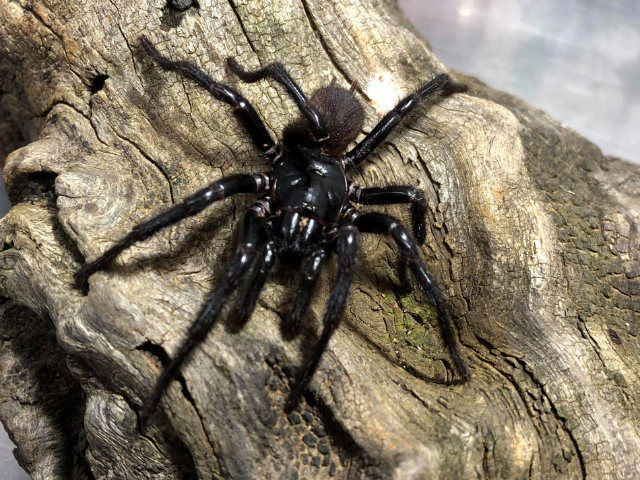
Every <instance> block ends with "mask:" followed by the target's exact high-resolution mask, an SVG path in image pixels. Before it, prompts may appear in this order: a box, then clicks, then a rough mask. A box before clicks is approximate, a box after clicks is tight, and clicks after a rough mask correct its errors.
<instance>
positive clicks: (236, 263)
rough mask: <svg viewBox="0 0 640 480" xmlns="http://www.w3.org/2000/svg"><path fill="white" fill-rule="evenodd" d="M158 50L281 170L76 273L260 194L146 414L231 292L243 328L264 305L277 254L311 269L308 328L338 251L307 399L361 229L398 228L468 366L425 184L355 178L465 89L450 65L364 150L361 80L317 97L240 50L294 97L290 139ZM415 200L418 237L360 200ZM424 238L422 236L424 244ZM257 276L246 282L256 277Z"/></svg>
mask: <svg viewBox="0 0 640 480" xmlns="http://www.w3.org/2000/svg"><path fill="white" fill-rule="evenodd" d="M141 43H142V46H143V47H144V49H145V50H146V51H147V53H148V54H149V55H150V56H151V57H153V58H154V59H155V60H156V62H158V64H159V65H160V66H161V67H162V68H164V69H166V70H174V71H177V72H179V73H180V74H182V75H184V76H185V77H187V78H190V79H191V80H193V81H195V82H196V83H198V84H199V85H200V86H202V87H203V88H205V89H206V90H207V91H209V92H210V93H211V94H212V95H213V97H215V98H216V99H218V100H220V101H222V102H225V103H227V104H229V105H231V106H232V107H233V112H234V113H235V114H236V115H237V116H238V117H239V119H240V120H241V122H242V123H243V125H244V127H245V128H246V130H247V132H248V133H249V134H250V135H251V137H252V138H253V140H254V143H255V145H256V146H257V147H258V149H259V150H260V151H261V152H262V154H263V156H264V157H265V158H266V160H267V161H268V162H269V163H270V164H271V168H270V169H269V171H267V172H264V173H254V174H238V175H232V176H230V177H226V178H222V179H220V180H217V181H215V182H213V183H212V184H210V185H209V186H207V187H206V188H204V189H202V190H200V191H198V192H196V193H194V194H193V195H191V196H189V197H187V198H186V199H185V200H184V202H182V203H181V204H179V205H176V206H174V207H172V208H170V209H169V210H167V211H165V212H163V213H161V214H159V215H157V216H155V217H153V218H151V219H149V220H147V221H145V222H143V223H141V224H139V225H137V226H136V227H134V228H133V230H132V231H131V233H129V234H128V235H127V236H126V237H124V238H123V239H122V240H121V241H120V242H119V243H117V244H116V245H115V246H113V247H112V248H111V249H109V250H107V251H106V252H105V253H104V254H103V255H102V256H101V257H99V258H97V259H96V260H94V261H93V262H91V263H89V264H87V265H85V266H84V267H83V268H82V269H81V270H80V271H78V272H77V273H76V276H75V279H76V283H77V284H78V285H80V286H83V287H86V284H87V280H88V278H89V276H90V275H91V274H93V273H94V272H96V271H98V270H102V269H105V268H108V266H109V264H110V263H111V261H112V260H113V259H114V258H115V257H116V256H117V255H118V254H119V253H120V252H122V251H123V250H125V249H126V248H129V247H130V246H131V245H133V244H134V243H135V242H138V241H140V240H144V239H145V238H148V237H150V236H151V235H153V234H154V233H156V232H157V231H159V230H160V229H162V228H164V227H167V226H169V225H172V224H174V223H177V222H179V221H180V220H182V219H184V218H186V217H188V216H192V215H195V214H197V213H199V212H201V211H202V210H203V209H204V208H206V207H207V206H209V205H211V204H212V203H214V202H216V201H218V200H222V199H224V198H226V197H228V196H230V195H234V194H237V193H257V194H259V195H260V197H259V199H258V200H257V201H256V202H255V203H254V204H253V205H252V206H251V207H249V208H248V209H247V211H246V212H245V213H244V215H243V217H242V219H241V220H240V222H239V225H238V227H237V245H236V251H235V255H234V258H233V259H232V260H231V262H230V264H229V266H228V267H227V269H226V270H225V272H224V273H223V275H222V277H221V278H220V280H219V282H218V284H217V286H216V287H215V288H214V289H213V290H212V291H211V293H210V294H209V296H208V297H207V300H206V302H205V304H204V306H203V307H202V308H201V310H200V312H199V314H198V316H197V318H196V320H195V321H194V323H193V325H192V327H191V328H190V330H189V332H188V334H187V338H186V340H185V341H184V343H183V344H182V346H181V347H180V349H179V350H178V352H177V353H176V355H175V356H174V358H173V359H172V360H171V361H170V362H169V364H168V365H167V366H166V367H165V369H164V371H163V372H162V374H161V376H160V378H159V379H158V381H157V383H156V387H155V389H154V392H153V394H152V395H151V397H150V398H149V399H148V401H147V403H146V405H145V408H144V410H143V412H142V415H141V419H142V420H143V422H144V420H145V419H147V418H148V415H149V414H150V413H151V412H152V411H153V409H154V408H155V406H156V404H157V403H158V401H159V399H160V397H161V395H162V392H163V391H164V389H165V387H166V385H167V383H168V382H169V380H170V379H171V378H172V376H173V375H174V374H175V373H176V371H177V370H178V368H179V367H180V365H181V364H182V362H183V361H184V360H185V358H186V357H187V355H188V354H189V352H190V351H191V350H192V349H193V348H194V347H195V346H196V345H197V344H198V343H199V342H200V341H202V340H203V339H204V338H205V336H206V334H207V333H208V332H209V331H210V330H211V327H212V326H213V324H214V322H215V321H216V320H217V318H218V317H219V315H220V312H221V310H222V307H223V306H224V304H225V303H226V302H227V300H228V299H229V297H230V296H231V294H232V293H233V292H234V291H235V290H236V289H237V288H239V287H240V286H241V285H243V286H244V288H243V289H242V291H241V293H240V296H239V299H238V302H237V304H236V306H235V307H234V308H233V310H232V311H231V313H230V325H231V327H232V328H233V329H241V328H242V327H243V326H244V324H245V323H246V322H247V320H248V319H249V317H250V315H251V313H252V312H253V310H254V308H255V305H256V302H257V299H258V296H259V294H260V291H261V289H262V287H263V285H264V283H265V281H266V279H267V276H268V275H269V273H270V271H271V270H272V269H273V268H274V266H275V264H276V262H277V260H280V261H281V262H284V263H286V264H288V265H290V266H292V267H294V268H296V269H301V270H302V280H301V283H300V285H299V288H298V291H297V293H296V295H295V297H294V301H293V307H292V310H291V314H290V316H289V319H288V321H287V322H285V325H284V326H283V331H284V334H285V336H286V337H292V336H294V335H296V334H298V333H299V331H300V329H301V322H302V319H303V316H304V314H305V312H306V311H307V308H308V306H309V302H310V300H311V295H312V292H313V289H314V287H315V284H316V283H317V280H318V277H319V275H320V272H321V271H322V268H323V267H324V265H325V263H326V261H327V260H328V258H329V256H330V255H331V254H332V253H333V252H336V253H337V256H338V276H337V279H336V283H335V285H334V287H333V289H332V291H331V295H330V298H329V302H328V305H327V309H326V312H325V314H324V318H323V321H322V325H323V330H322V334H321V336H320V339H319V340H318V342H317V343H316V346H315V347H314V350H313V352H312V354H311V356H310V361H309V363H308V364H307V365H306V366H305V367H303V369H302V371H301V375H300V376H299V378H298V380H297V384H296V387H295V388H294V389H293V390H292V392H291V394H290V396H289V398H288V400H287V408H292V407H293V406H295V405H296V404H297V402H298V400H299V398H300V395H301V394H302V392H303V391H304V390H305V388H306V386H307V385H308V383H309V381H310V380H311V377H312V376H313V374H314V372H315V370H316V368H317V367H318V363H319V362H320V358H321V357H322V353H323V352H324V350H325V349H326V347H327V345H328V343H329V339H330V338H331V335H332V334H333V332H334V331H335V330H336V328H337V327H338V325H339V323H340V320H341V318H342V314H343V310H344V307H345V303H346V301H347V298H348V294H349V287H350V285H351V280H352V277H353V272H354V268H355V266H356V261H357V252H358V237H359V234H360V233H361V232H365V233H376V234H386V235H390V236H391V237H392V238H393V240H394V241H395V243H396V245H397V247H398V249H399V251H400V254H401V256H402V261H403V262H404V263H405V264H406V265H407V267H408V268H409V269H410V270H411V272H412V273H413V276H414V278H415V279H416V281H417V283H418V285H419V286H420V288H421V290H422V291H423V292H424V293H425V295H426V296H427V298H428V299H429V301H430V302H431V304H433V305H434V306H435V307H436V309H437V311H438V314H439V319H440V325H441V327H442V331H443V337H444V340H445V343H446V345H447V347H448V349H449V351H450V353H451V357H452V359H453V363H454V365H455V368H456V370H457V372H458V374H459V375H460V376H461V377H462V378H463V379H466V378H467V377H468V376H469V371H468V369H467V367H466V365H465V364H464V362H463V360H462V358H461V357H460V354H459V352H458V349H457V346H456V341H455V337H454V333H453V328H452V326H451V322H450V320H449V316H448V313H447V308H446V299H445V295H444V294H443V293H442V291H441V290H440V288H439V287H438V285H437V284H436V281H435V279H434V277H433V276H432V275H431V274H430V273H429V272H428V271H427V268H426V266H425V264H424V262H423V261H422V259H421V258H420V255H419V250H418V246H417V244H418V243H423V242H424V240H425V236H426V229H425V216H426V202H425V199H424V196H423V194H422V192H421V191H420V190H417V189H415V188H414V187H410V186H390V187H374V188H360V187H358V186H357V185H354V184H353V183H351V182H349V181H348V180H347V176H346V172H347V171H348V170H349V169H351V168H353V167H354V166H356V165H358V164H360V163H361V162H362V161H363V160H364V159H365V158H366V157H367V156H368V155H369V154H370V153H371V152H372V151H373V149H375V148H376V146H378V145H379V144H380V143H381V142H382V141H383V140H384V139H385V138H386V137H387V136H388V135H389V133H390V132H391V131H392V130H393V129H394V128H395V127H396V126H397V125H398V124H399V123H400V121H401V120H402V118H403V117H405V116H406V115H407V114H408V113H409V112H410V111H412V110H413V109H414V108H415V107H416V106H417V105H418V104H420V102H422V101H423V100H424V99H425V98H427V97H428V96H430V95H432V94H434V93H436V92H438V91H440V92H442V93H443V94H452V93H456V92H462V91H464V90H465V86H464V85H461V84H458V83H454V82H452V81H451V79H450V78H449V76H448V75H446V74H441V75H438V76H437V77H436V78H434V79H433V80H431V81H430V82H428V83H426V84H425V85H423V86H422V87H420V88H419V89H418V90H417V91H416V92H414V93H412V94H410V95H408V96H406V97H405V98H404V99H402V100H401V101H400V102H399V103H398V105H396V107H395V108H394V109H393V110H391V111H390V112H389V113H388V114H386V115H385V116H384V118H383V119H382V120H381V121H380V122H379V123H378V124H377V125H376V126H375V127H374V129H373V130H372V131H371V132H370V133H369V134H368V135H367V136H366V137H365V138H364V139H363V140H362V141H361V142H360V143H358V144H357V145H356V146H355V147H354V148H353V149H351V150H350V151H348V152H346V153H345V150H346V148H347V145H348V144H349V143H351V142H352V141H353V140H354V139H355V137H356V135H357V134H358V133H359V131H360V129H361V127H362V124H363V120H364V111H363V109H362V106H361V105H360V103H359V102H358V100H357V98H356V97H355V95H354V94H353V92H352V91H351V90H347V89H344V88H341V87H338V86H337V85H335V84H334V83H332V84H331V85H328V86H326V87H323V88H321V89H319V90H317V91H316V92H315V93H314V94H313V95H312V96H311V98H310V99H309V100H307V98H306V96H305V95H304V93H303V92H302V90H301V89H300V87H299V86H298V85H297V84H296V83H295V82H294V81H293V79H292V78H291V77H290V76H289V74H288V73H287V71H286V70H285V68H284V67H283V66H282V65H281V64H279V63H274V64H271V65H268V66H267V67H265V68H263V69H261V70H257V71H254V72H247V71H245V70H243V69H242V68H241V67H240V65H239V64H238V63H237V62H236V61H235V60H234V59H228V60H227V64H228V66H229V68H230V69H231V70H232V71H233V72H234V73H235V74H236V75H238V76H239V77H240V79H241V80H243V81H245V82H256V81H258V80H261V79H264V78H272V79H273V80H275V81H276V82H277V83H278V84H280V85H281V86H282V87H283V88H284V89H285V91H286V92H287V93H288V94H289V95H290V96H291V98H292V99H293V100H294V101H295V103H296V104H297V106H298V107H299V109H300V118H299V119H298V120H296V121H294V122H292V123H291V124H289V125H288V126H287V127H286V128H285V129H284V131H283V142H282V143H283V147H280V146H278V144H277V143H276V142H274V141H273V139H272V138H271V136H270V135H269V133H268V132H267V129H266V128H265V126H264V123H263V122H262V120H261V119H260V117H259V116H258V114H257V113H256V111H255V109H254V108H253V107H252V106H251V104H250V103H249V102H248V101H247V100H246V99H244V98H243V97H242V96H241V95H240V94H239V93H238V92H236V91H235V90H234V89H232V88H231V87H229V86H227V85H223V84H221V83H218V82H215V81H214V80H212V79H211V78H210V77H209V76H208V75H207V74H205V73H204V72H203V71H202V70H200V69H199V68H197V67H196V66H194V65H193V64H191V63H189V62H184V61H172V60H169V59H168V58H166V57H164V56H163V55H162V54H160V52H159V51H158V50H157V49H156V47H155V46H154V45H153V44H152V43H151V42H150V41H149V40H148V39H147V38H145V37H142V38H141ZM357 203H360V204H366V205H387V204H394V203H409V204H411V220H412V226H413V233H414V236H415V240H414V238H413V237H412V235H411V234H410V233H409V232H408V231H407V229H406V228H405V227H404V226H403V225H402V223H401V222H400V221H399V220H397V219H395V218H393V217H390V216H388V215H383V214H381V213H360V212H359V211H358V210H357V209H356V208H355V207H354V206H353V204H357ZM416 240H417V242H416ZM245 279H246V280H245Z"/></svg>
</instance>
